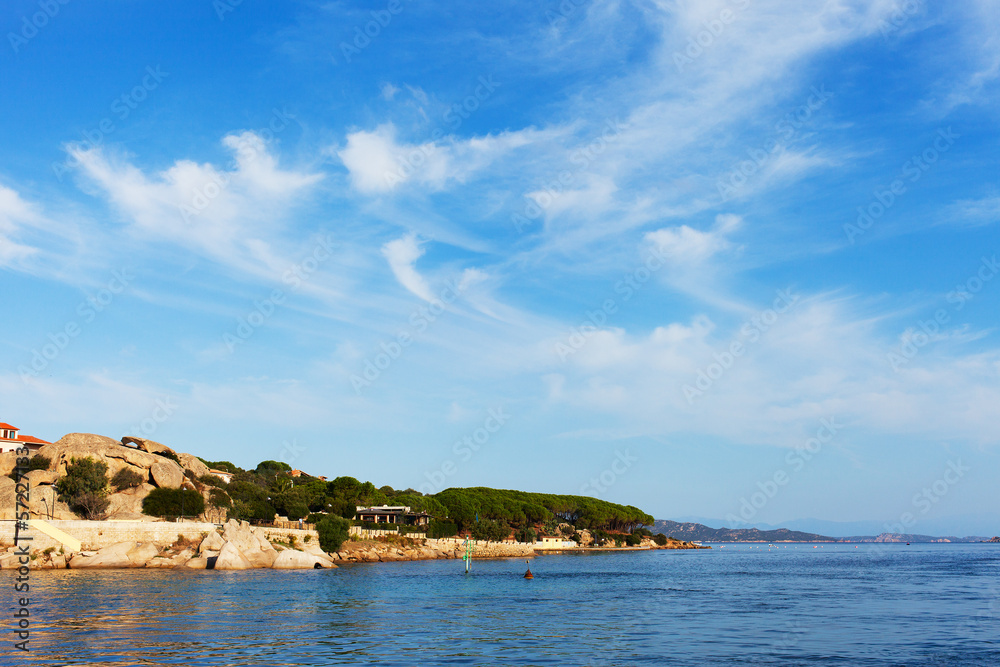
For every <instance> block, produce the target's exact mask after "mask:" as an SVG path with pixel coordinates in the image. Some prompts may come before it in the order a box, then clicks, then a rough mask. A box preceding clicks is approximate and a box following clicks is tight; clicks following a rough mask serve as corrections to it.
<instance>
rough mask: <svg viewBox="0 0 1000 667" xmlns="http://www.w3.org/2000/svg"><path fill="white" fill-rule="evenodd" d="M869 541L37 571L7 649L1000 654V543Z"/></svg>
mask: <svg viewBox="0 0 1000 667" xmlns="http://www.w3.org/2000/svg"><path fill="white" fill-rule="evenodd" d="M870 549H872V547H871V546H868V545H863V546H862V547H861V548H860V549H855V548H854V546H853V545H827V546H825V547H824V548H823V549H822V550H820V549H816V550H813V549H811V548H807V547H805V546H803V545H798V546H796V545H789V546H788V547H779V548H776V549H772V550H770V551H768V550H767V549H766V547H765V548H763V549H760V548H757V549H752V548H749V547H748V546H747V545H730V546H727V547H726V548H725V549H714V550H712V551H711V552H707V551H700V552H670V551H660V552H650V553H628V554H598V555H591V556H546V557H540V558H537V559H535V560H534V561H533V562H532V564H531V569H532V571H533V572H534V573H535V579H534V580H525V579H523V578H522V575H523V571H524V563H523V561H521V560H518V559H514V560H508V561H476V562H475V563H474V564H473V574H472V575H471V576H466V575H464V574H463V566H462V563H461V562H460V561H422V562H414V563H385V564H358V565H352V566H344V567H341V568H339V569H337V570H305V571H298V572H294V571H293V572H287V571H271V570H256V571H247V572H214V571H212V572H208V571H190V570H184V571H176V572H174V571H167V570H127V571H73V570H64V571H45V572H35V573H33V574H32V578H31V584H32V591H31V614H32V621H33V623H32V634H31V645H32V651H31V652H30V654H21V655H16V656H14V661H13V662H12V663H10V664H34V665H43V664H44V665H79V664H92V665H96V664H108V665H276V666H277V665H331V664H384V665H414V664H418V663H421V664H467V665H485V664H511V665H632V664H643V663H645V664H651V665H660V664H691V663H692V662H697V663H698V664H701V665H705V664H732V665H737V664H748V663H752V664H765V665H766V664H775V665H777V664H783V665H797V664H809V663H813V664H830V663H833V662H840V663H842V664H846V665H898V664H907V665H919V664H927V665H930V664H949V665H996V664H1000V643H998V642H1000V633H998V630H1000V619H998V618H997V613H996V610H997V609H998V608H1000V605H998V602H997V600H994V599H992V598H991V597H990V591H991V590H993V591H995V590H996V581H997V575H998V574H1000V547H997V546H996V545H923V546H917V545H914V546H912V547H905V545H898V546H897V545H892V546H891V547H889V548H885V547H881V551H880V552H879V553H878V554H877V557H872V556H871V554H870V553H868V551H869V550H870ZM3 574H4V576H6V575H7V574H8V573H7V572H4V573H3ZM8 590H10V589H8ZM5 625H7V626H8V627H9V618H8V619H5ZM8 636H9V633H8ZM9 647H10V644H8V645H7V646H6V647H5V652H4V653H0V655H4V656H6V655H11V653H10V652H9V650H10V648H9ZM9 662H10V661H3V662H0V664H8V663H9Z"/></svg>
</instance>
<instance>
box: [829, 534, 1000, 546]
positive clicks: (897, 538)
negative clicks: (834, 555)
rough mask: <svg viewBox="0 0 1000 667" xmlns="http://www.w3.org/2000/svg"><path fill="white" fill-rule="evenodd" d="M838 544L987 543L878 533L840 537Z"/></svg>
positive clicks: (977, 538) (981, 539) (978, 538)
mask: <svg viewBox="0 0 1000 667" xmlns="http://www.w3.org/2000/svg"><path fill="white" fill-rule="evenodd" d="M838 541H839V542H910V543H913V544H918V543H921V542H989V541H990V540H989V539H988V538H986V537H981V536H976V535H972V536H969V537H955V536H953V535H948V536H945V537H934V536H932V535H907V534H905V533H880V534H878V535H858V536H854V537H842V538H840V539H839V540H838Z"/></svg>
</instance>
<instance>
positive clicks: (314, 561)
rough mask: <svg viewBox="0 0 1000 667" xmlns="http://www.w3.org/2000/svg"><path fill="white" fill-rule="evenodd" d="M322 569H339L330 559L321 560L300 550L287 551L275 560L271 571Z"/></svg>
mask: <svg viewBox="0 0 1000 667" xmlns="http://www.w3.org/2000/svg"><path fill="white" fill-rule="evenodd" d="M317 565H318V566H319V567H321V568H325V567H337V566H336V565H334V564H333V561H331V560H330V559H329V558H320V557H319V556H316V555H314V554H307V553H306V552H304V551H299V550H298V549H285V550H284V551H282V552H281V553H280V554H278V557H277V558H275V559H274V563H273V564H272V565H271V569H274V570H312V569H315V568H316V566H317Z"/></svg>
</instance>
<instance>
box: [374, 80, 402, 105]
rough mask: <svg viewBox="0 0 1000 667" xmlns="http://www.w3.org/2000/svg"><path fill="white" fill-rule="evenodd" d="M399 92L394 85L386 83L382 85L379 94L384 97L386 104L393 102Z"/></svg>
mask: <svg viewBox="0 0 1000 667" xmlns="http://www.w3.org/2000/svg"><path fill="white" fill-rule="evenodd" d="M398 92H399V88H398V87H396V86H394V85H392V84H391V83H389V82H386V83H383V84H382V89H381V91H380V93H379V94H380V95H381V96H382V99H383V100H385V101H386V102H391V101H392V98H394V97H395V96H396V93H398Z"/></svg>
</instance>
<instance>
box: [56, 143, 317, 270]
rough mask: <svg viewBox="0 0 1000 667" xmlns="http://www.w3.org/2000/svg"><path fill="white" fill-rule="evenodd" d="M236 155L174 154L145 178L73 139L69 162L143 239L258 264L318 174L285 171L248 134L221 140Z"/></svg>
mask: <svg viewBox="0 0 1000 667" xmlns="http://www.w3.org/2000/svg"><path fill="white" fill-rule="evenodd" d="M222 143H223V145H225V146H226V147H227V148H228V149H229V150H230V151H232V153H233V154H234V158H235V160H234V164H233V165H232V167H231V168H229V169H218V168H216V167H215V166H213V165H211V164H197V163H195V162H192V161H190V160H178V161H177V162H175V163H174V164H173V165H172V166H171V167H169V168H168V169H166V170H164V171H162V172H160V173H158V174H156V175H154V176H148V175H146V174H145V173H144V172H143V171H142V170H140V169H139V168H138V167H136V166H134V165H132V164H131V163H129V162H127V161H126V160H124V159H122V158H120V157H109V156H108V155H106V154H105V151H104V150H103V149H101V148H92V149H89V150H88V149H84V148H82V147H80V146H75V145H70V146H68V147H67V151H68V152H69V153H70V155H71V157H72V159H73V163H74V164H78V165H79V167H78V168H79V169H80V171H81V173H82V174H83V175H84V176H85V177H86V178H87V179H88V180H89V181H90V182H92V183H94V184H96V185H97V186H98V187H99V188H100V189H101V190H102V191H103V192H104V194H105V195H106V196H107V197H108V199H109V200H110V202H111V203H112V204H113V205H114V206H115V208H117V209H118V211H119V212H120V213H121V214H122V216H123V217H124V218H125V220H126V221H127V223H128V224H129V226H130V228H131V229H132V230H133V231H134V232H135V233H136V234H139V235H141V236H144V237H152V238H158V239H166V240H169V241H172V242H175V243H178V244H180V245H183V246H186V247H188V248H192V249H197V250H199V251H200V252H202V253H204V254H206V255H209V256H212V257H215V258H217V259H221V260H223V261H227V262H232V263H243V264H244V265H247V263H248V262H249V263H251V264H252V263H256V259H255V257H254V256H255V255H259V254H260V251H261V239H263V238H266V237H268V236H270V235H272V234H273V233H274V232H275V231H276V229H277V227H278V226H279V225H280V224H282V221H284V220H285V219H286V217H287V209H288V207H289V206H290V205H291V204H292V202H293V201H294V200H295V198H296V197H299V196H301V194H302V192H303V191H307V190H308V189H310V188H311V187H312V186H314V185H315V184H316V183H318V182H319V180H320V179H321V178H322V175H321V174H311V173H302V172H295V171H287V170H283V169H281V168H279V167H278V165H277V160H276V159H275V158H274V157H273V156H272V155H271V154H270V152H269V150H268V147H267V146H266V145H265V143H264V142H263V141H262V140H261V138H260V137H259V136H257V135H256V134H254V133H252V132H242V133H239V134H231V135H228V136H226V137H224V138H223V140H222Z"/></svg>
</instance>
